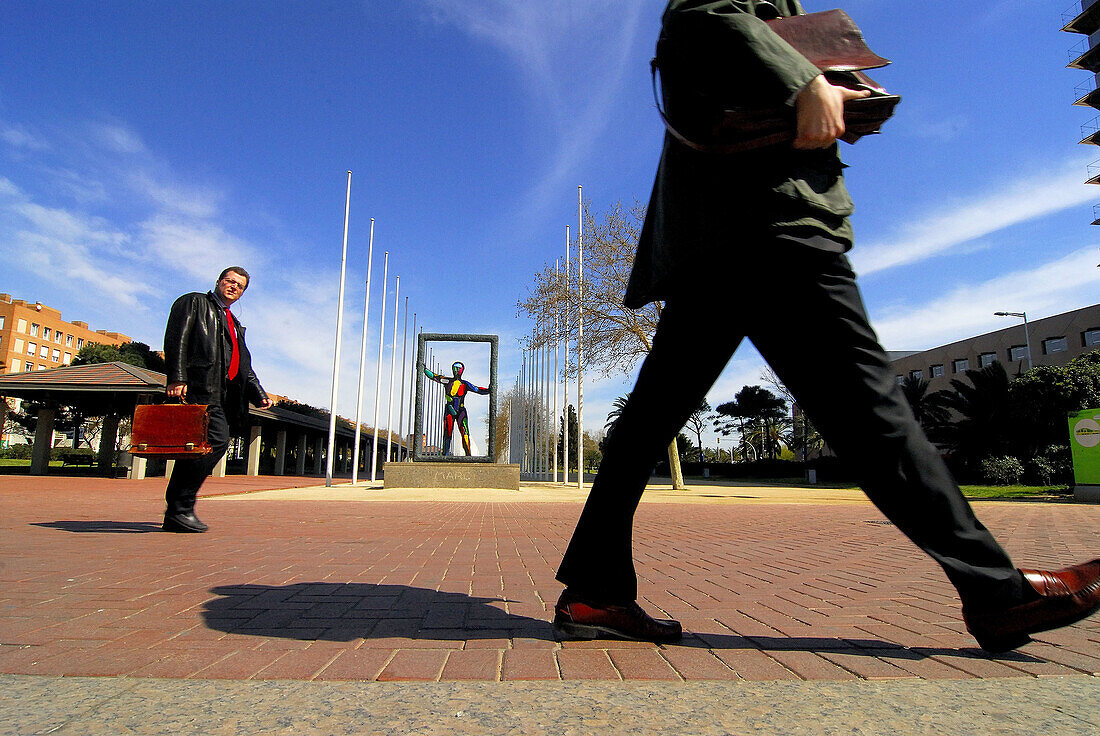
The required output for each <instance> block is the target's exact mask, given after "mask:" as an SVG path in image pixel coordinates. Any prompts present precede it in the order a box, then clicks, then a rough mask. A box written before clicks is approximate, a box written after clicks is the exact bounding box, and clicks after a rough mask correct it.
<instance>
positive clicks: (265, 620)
mask: <svg viewBox="0 0 1100 736" xmlns="http://www.w3.org/2000/svg"><path fill="white" fill-rule="evenodd" d="M211 592H212V593H214V594H216V595H218V596H220V597H218V598H215V599H213V600H210V601H207V602H206V603H205V604H204V606H203V611H202V616H203V619H204V620H205V622H206V625H207V626H208V627H209V628H211V629H214V630H216V631H224V632H227V633H233V634H249V635H253V636H270V637H277V638H282V639H299V640H303V641H310V640H317V639H320V640H324V641H351V640H353V639H356V638H363V639H381V638H406V639H428V640H440V641H463V640H471V639H510V638H526V639H541V640H545V641H556V640H558V639H559V638H560V637H558V636H557V635H556V634H555V633H554V630H553V628H552V627H551V625H550V622H549V621H548V620H546V619H542V618H532V617H530V616H523V615H520V614H516V613H509V612H508V611H506V610H505V605H506V604H509V603H516V602H514V601H508V600H506V599H504V598H480V597H476V596H471V595H467V594H465V593H451V592H445V591H437V590H430V589H427V588H416V587H413V586H409V585H379V584H371V583H324V582H316V583H293V584H291V585H232V586H221V587H217V588H213V589H211ZM521 605H522V604H521ZM527 605H531V604H527ZM670 646H684V647H696V648H704V649H729V650H733V649H758V650H764V651H806V652H839V653H845V654H852V655H856V656H866V657H879V658H884V659H906V660H919V659H923V658H925V657H930V656H934V655H949V656H964V657H975V658H986V657H987V656H988V655H985V654H983V653H982V652H981V650H978V649H952V648H946V647H943V648H936V647H902V646H900V645H897V644H892V643H890V642H885V641H882V640H879V639H835V638H825V637H798V636H795V637H772V636H752V637H746V636H738V635H736V634H717V633H708V632H685V635H684V639H683V640H682V641H681V642H679V643H678V644H675V645H670ZM998 659H1007V660H1011V661H1019V662H1040V661H1042V660H1038V659H1035V658H1034V657H1030V656H1028V655H1026V654H1020V653H1018V652H1012V653H1009V654H1005V655H1001V656H1000V657H998Z"/></svg>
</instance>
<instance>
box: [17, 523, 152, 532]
mask: <svg viewBox="0 0 1100 736" xmlns="http://www.w3.org/2000/svg"><path fill="white" fill-rule="evenodd" d="M31 526H44V527H47V528H49V529H60V530H61V531H65V532H76V533H83V534H148V533H149V532H159V531H160V530H161V529H160V526H161V525H160V524H159V523H153V522H150V521H42V522H34V523H32V524H31Z"/></svg>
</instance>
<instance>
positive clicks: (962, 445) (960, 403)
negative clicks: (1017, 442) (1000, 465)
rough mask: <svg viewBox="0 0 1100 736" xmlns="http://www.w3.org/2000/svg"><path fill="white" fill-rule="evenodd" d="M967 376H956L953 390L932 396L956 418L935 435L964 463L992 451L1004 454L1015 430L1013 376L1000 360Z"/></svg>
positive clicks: (966, 374) (970, 372) (977, 461)
mask: <svg viewBox="0 0 1100 736" xmlns="http://www.w3.org/2000/svg"><path fill="white" fill-rule="evenodd" d="M964 375H965V377H966V380H965V381H964V380H959V379H957V378H956V379H953V380H952V381H951V390H949V391H948V390H945V391H937V392H936V393H934V394H932V395H931V396H929V397H928V400H929V401H933V400H934V401H936V402H939V403H940V404H941V405H942V406H943V407H944V408H945V409H947V410H949V411H951V412H953V414H954V415H955V419H954V421H951V422H946V423H944V424H942V425H941V426H940V427H939V428H938V429H937V430H936V432H935V436H934V438H933V439H935V440H936V441H937V442H940V443H941V444H943V445H946V446H947V447H948V448H949V449H950V450H951V451H952V453H954V454H955V455H957V456H958V457H959V458H960V459H961V460H962V461H963V462H964V463H966V464H968V465H971V466H974V465H976V464H977V463H979V462H981V460H982V459H983V458H985V457H988V456H990V455H1003V454H1006V450H1007V448H1008V445H1009V439H1010V438H1009V433H1010V432H1011V430H1012V422H1011V402H1010V400H1011V397H1010V395H1009V386H1010V384H1011V382H1012V381H1011V379H1010V378H1009V376H1008V373H1006V372H1005V369H1004V366H1003V365H1001V364H1000V363H999V362H996V363H990V364H989V365H987V366H985V367H984V368H981V369H978V370H968V371H966V373H965V374H964Z"/></svg>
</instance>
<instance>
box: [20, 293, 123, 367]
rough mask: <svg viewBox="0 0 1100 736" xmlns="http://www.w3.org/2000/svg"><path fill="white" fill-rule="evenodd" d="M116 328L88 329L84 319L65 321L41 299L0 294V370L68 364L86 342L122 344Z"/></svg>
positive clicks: (121, 338) (121, 335) (59, 313)
mask: <svg viewBox="0 0 1100 736" xmlns="http://www.w3.org/2000/svg"><path fill="white" fill-rule="evenodd" d="M128 342H130V338H129V337H128V336H126V335H123V334H121V333H118V332H107V331H106V330H92V329H91V328H89V327H88V324H87V323H86V322H66V321H65V320H63V319H61V312H60V311H59V310H57V309H53V308H52V307H48V306H46V305H45V304H43V303H42V302H26V301H23V300H22V299H12V298H11V295H10V294H0V374H3V373H24V372H26V371H44V370H47V369H50V368H60V367H62V366H66V365H69V363H71V362H72V361H73V359H74V358H75V357H76V354H77V353H78V352H80V349H81V348H82V347H84V346H85V345H87V344H89V343H101V344H104V345H124V344H125V343H128Z"/></svg>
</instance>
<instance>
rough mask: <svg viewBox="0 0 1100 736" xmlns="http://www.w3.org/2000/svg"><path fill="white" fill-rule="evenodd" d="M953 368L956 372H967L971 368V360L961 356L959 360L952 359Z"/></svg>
mask: <svg viewBox="0 0 1100 736" xmlns="http://www.w3.org/2000/svg"><path fill="white" fill-rule="evenodd" d="M951 370H952V371H953V372H955V373H965V372H966V371H968V370H970V360H969V359H967V358H959V359H958V360H953V361H951Z"/></svg>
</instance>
